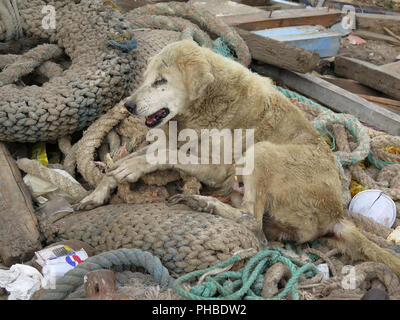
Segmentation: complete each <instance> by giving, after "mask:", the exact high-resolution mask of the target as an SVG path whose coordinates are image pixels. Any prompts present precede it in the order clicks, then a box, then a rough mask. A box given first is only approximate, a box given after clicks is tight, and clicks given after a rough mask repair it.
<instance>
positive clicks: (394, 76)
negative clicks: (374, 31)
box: [335, 56, 400, 99]
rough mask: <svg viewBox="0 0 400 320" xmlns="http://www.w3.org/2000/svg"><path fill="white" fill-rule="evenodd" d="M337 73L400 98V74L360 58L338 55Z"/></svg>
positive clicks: (336, 62)
mask: <svg viewBox="0 0 400 320" xmlns="http://www.w3.org/2000/svg"><path fill="white" fill-rule="evenodd" d="M335 73H336V74H338V75H339V76H342V77H345V78H349V79H353V80H357V81H358V82H360V83H362V84H365V85H366V86H368V87H371V88H374V89H376V90H379V91H382V92H384V93H386V94H388V95H389V96H392V97H394V98H397V99H400V74H398V73H396V72H393V71H388V70H383V69H381V68H380V67H378V66H376V65H374V64H372V63H369V62H366V61H362V60H358V59H354V58H348V57H342V56H339V57H336V59H335Z"/></svg>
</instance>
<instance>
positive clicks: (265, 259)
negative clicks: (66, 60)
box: [173, 247, 319, 300]
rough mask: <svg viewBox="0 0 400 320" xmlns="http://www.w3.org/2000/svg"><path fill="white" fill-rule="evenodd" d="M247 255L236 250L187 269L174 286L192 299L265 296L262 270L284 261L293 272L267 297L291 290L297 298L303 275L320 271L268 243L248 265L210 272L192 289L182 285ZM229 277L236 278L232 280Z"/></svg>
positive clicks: (259, 297)
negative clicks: (204, 266)
mask: <svg viewBox="0 0 400 320" xmlns="http://www.w3.org/2000/svg"><path fill="white" fill-rule="evenodd" d="M244 258H246V257H245V256H244V255H243V254H237V255H234V256H233V257H231V258H229V259H227V260H225V261H223V262H221V263H219V264H217V265H215V266H213V267H210V268H207V269H205V270H198V271H194V272H191V273H188V274H186V275H184V276H182V277H180V278H178V279H177V280H175V282H174V285H173V287H174V290H175V291H176V292H177V293H178V294H179V295H181V296H182V297H184V298H186V299H189V300H239V299H247V300H264V298H263V297H261V296H260V294H261V291H262V287H263V283H264V279H263V278H264V277H263V276H262V274H263V273H264V272H265V269H266V268H269V267H271V266H272V265H274V264H276V263H278V262H282V263H284V264H285V265H287V266H288V267H289V270H290V271H291V274H292V276H291V278H290V279H289V281H288V283H287V285H286V286H285V288H284V290H283V291H282V292H280V293H279V294H278V295H276V296H275V297H272V298H269V299H267V300H277V299H282V298H285V297H286V296H288V295H289V294H291V296H292V299H293V300H298V299H299V293H298V289H297V288H298V281H299V278H300V276H301V275H302V274H305V273H306V272H308V271H311V275H316V274H318V272H319V271H318V270H317V269H316V267H315V266H314V265H313V264H304V263H302V262H300V261H298V260H296V259H294V258H291V257H287V256H285V255H284V254H283V252H282V250H281V249H280V248H277V247H266V248H264V249H263V250H262V251H260V252H258V253H257V254H256V255H254V256H253V257H252V258H251V259H250V260H249V261H248V262H247V263H246V265H245V267H244V268H242V269H240V270H239V271H237V272H232V271H227V272H222V273H219V274H218V275H216V276H215V277H211V276H207V277H206V278H205V281H204V282H203V283H201V284H198V285H195V286H193V287H192V288H191V289H190V291H186V290H185V289H184V288H182V287H181V285H182V284H183V283H184V282H186V281H189V280H191V279H194V278H197V277H201V276H202V275H204V274H206V273H208V272H210V271H212V270H216V269H221V268H226V267H227V266H229V265H232V264H234V263H235V262H238V261H240V260H243V259H244ZM230 279H236V280H235V281H233V282H232V280H230ZM216 295H217V296H216Z"/></svg>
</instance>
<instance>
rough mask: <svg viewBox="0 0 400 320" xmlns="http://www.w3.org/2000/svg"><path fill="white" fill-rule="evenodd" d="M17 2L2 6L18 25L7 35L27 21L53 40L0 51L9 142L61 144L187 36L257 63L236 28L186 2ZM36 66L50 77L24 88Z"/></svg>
mask: <svg viewBox="0 0 400 320" xmlns="http://www.w3.org/2000/svg"><path fill="white" fill-rule="evenodd" d="M10 1H11V3H13V6H15V7H13V8H15V10H11V9H12V8H11V9H10V8H8V9H7V10H2V8H1V6H0V17H1V18H2V21H4V23H7V22H9V21H13V22H14V24H12V25H11V26H9V27H7V28H5V29H4V30H3V33H7V32H8V30H9V29H10V30H14V31H15V27H13V26H14V25H19V24H18V23H19V22H18V21H19V20H21V26H22V29H23V31H24V32H25V34H26V36H28V37H31V38H36V39H47V41H48V42H50V43H51V45H44V46H39V47H37V48H33V49H31V50H30V51H28V52H26V53H24V54H22V55H21V56H17V57H16V56H10V55H3V56H0V66H3V71H2V72H1V73H0V97H1V98H2V99H1V100H2V103H1V105H0V140H3V141H17V142H37V141H54V140H56V139H57V138H59V137H62V136H65V135H68V134H71V133H73V132H76V131H80V130H82V129H84V128H86V127H88V126H89V125H90V124H91V123H92V122H93V121H94V120H96V118H98V117H99V116H100V115H101V114H102V113H104V112H105V111H107V110H108V109H109V108H110V107H111V106H113V105H115V104H116V103H117V102H118V101H121V100H122V99H123V98H125V97H126V96H128V95H129V94H130V93H131V92H132V91H134V90H135V89H136V88H137V87H138V85H139V84H140V83H141V80H142V74H143V72H144V70H145V68H146V66H147V60H148V59H149V58H150V57H152V56H153V55H155V54H156V53H158V52H159V51H160V50H161V49H162V48H164V47H165V46H166V45H168V44H170V43H172V42H176V41H178V40H181V39H188V38H189V39H194V40H195V41H198V42H199V43H200V44H201V45H204V46H207V47H210V48H213V49H214V50H215V51H217V52H220V53H223V54H224V55H226V56H232V57H235V58H236V59H237V60H238V61H239V62H241V63H242V64H243V65H245V66H247V65H248V64H249V63H250V60H251V56H250V53H249V50H248V48H247V46H246V43H245V42H244V41H243V40H242V39H241V37H240V36H239V35H238V34H237V33H236V31H235V30H234V29H233V28H230V27H229V26H227V25H226V24H224V23H223V22H221V21H219V20H218V19H217V18H216V17H214V16H212V15H211V14H210V13H208V12H205V11H201V10H199V9H196V8H195V7H193V6H192V5H189V4H186V3H179V2H176V3H175V2H169V3H160V4H154V5H148V6H144V7H142V8H137V9H134V10H132V11H130V12H128V13H126V14H124V15H122V14H121V13H120V12H119V11H118V10H115V9H114V7H113V6H111V5H110V4H109V3H110V1H103V0H96V1H89V0H82V1H80V2H79V3H75V2H71V1H68V0H61V1H54V0H52V1H44V0H32V1H31V0H29V1H28V0H21V1H19V2H18V7H19V8H17V7H16V2H15V1H14V0H3V2H5V3H9V2H10ZM47 5H51V6H54V8H55V12H56V17H55V18H56V20H55V21H56V24H55V29H52V28H48V29H45V28H44V27H43V26H42V23H43V18H44V17H43V15H44V14H43V13H42V8H44V7H45V6H47ZM17 13H18V15H17ZM7 19H8V20H7ZM10 19H11V20H10ZM0 27H1V26H0ZM152 29H162V30H152ZM203 30H204V31H203ZM0 31H2V29H1V28H0ZM6 31H7V32H6ZM207 32H208V33H207ZM8 33H10V36H11V35H13V36H14V37H17V35H18V32H16V31H15V32H11V31H10V32H8ZM8 33H7V37H9V36H8ZM212 37H214V38H215V39H214V40H212ZM62 49H63V50H62ZM134 49H136V50H134ZM63 51H64V52H65V54H66V55H67V56H68V57H69V58H70V59H71V60H72V63H71V65H70V66H69V67H68V68H66V67H65V65H66V63H65V61H64V63H63V64H59V63H57V58H59V57H60V55H61V54H62V53H63ZM67 64H68V63H67ZM39 69H40V70H39ZM32 71H35V72H36V71H39V74H40V75H45V76H47V77H48V79H49V80H48V82H45V83H43V84H42V85H41V86H37V85H25V84H24V82H23V80H24V78H23V76H26V75H27V74H28V73H31V72H32Z"/></svg>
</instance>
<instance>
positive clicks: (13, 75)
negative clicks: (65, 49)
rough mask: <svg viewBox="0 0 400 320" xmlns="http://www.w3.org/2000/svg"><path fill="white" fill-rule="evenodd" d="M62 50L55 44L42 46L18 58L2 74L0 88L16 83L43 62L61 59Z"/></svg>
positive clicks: (0, 74)
mask: <svg viewBox="0 0 400 320" xmlns="http://www.w3.org/2000/svg"><path fill="white" fill-rule="evenodd" d="M61 54H62V50H61V48H60V47H58V46H57V45H55V44H42V45H40V46H37V47H36V48H33V49H31V50H29V51H28V52H27V53H25V54H23V55H21V56H20V57H18V58H17V59H16V60H15V62H14V63H12V64H10V65H8V66H7V67H6V68H5V69H4V70H3V71H2V72H1V73H0V86H4V85H6V84H10V83H15V82H16V81H18V80H19V79H21V77H23V76H25V75H27V74H29V73H31V72H32V71H33V70H34V69H35V68H37V67H39V66H40V65H41V64H42V63H43V62H45V61H47V60H50V59H54V58H57V57H59V56H60V55H61Z"/></svg>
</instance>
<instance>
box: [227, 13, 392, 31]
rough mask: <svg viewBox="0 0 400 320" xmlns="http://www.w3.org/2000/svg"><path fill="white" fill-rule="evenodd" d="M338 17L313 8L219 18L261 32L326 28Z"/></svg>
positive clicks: (335, 14)
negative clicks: (300, 27) (267, 30)
mask: <svg viewBox="0 0 400 320" xmlns="http://www.w3.org/2000/svg"><path fill="white" fill-rule="evenodd" d="M340 16H341V12H340V11H338V10H332V9H331V10H329V8H315V9H288V10H274V11H270V12H259V13H252V14H239V15H231V16H224V17H220V19H222V21H224V22H225V23H227V24H228V25H230V26H235V27H239V28H241V29H245V30H263V29H268V28H278V27H290V26H303V25H322V26H324V27H326V26H330V25H332V24H334V23H335V22H336V21H338V19H339V18H340ZM393 31H394V30H393ZM394 32H395V31H394Z"/></svg>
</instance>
